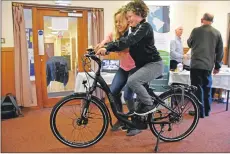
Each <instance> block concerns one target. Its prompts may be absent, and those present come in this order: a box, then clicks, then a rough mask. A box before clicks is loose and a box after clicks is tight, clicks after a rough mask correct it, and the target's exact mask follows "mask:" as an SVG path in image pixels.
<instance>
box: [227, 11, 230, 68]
mask: <svg viewBox="0 0 230 154" xmlns="http://www.w3.org/2000/svg"><path fill="white" fill-rule="evenodd" d="M227 34H228V35H227V40H228V42H227V43H228V44H227V52H226V53H227V65H228V67H230V13H228V31H227Z"/></svg>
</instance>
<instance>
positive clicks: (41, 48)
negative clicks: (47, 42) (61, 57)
mask: <svg viewBox="0 0 230 154" xmlns="http://www.w3.org/2000/svg"><path fill="white" fill-rule="evenodd" d="M44 50H45V49H44V31H43V30H38V54H39V55H45V51H44Z"/></svg>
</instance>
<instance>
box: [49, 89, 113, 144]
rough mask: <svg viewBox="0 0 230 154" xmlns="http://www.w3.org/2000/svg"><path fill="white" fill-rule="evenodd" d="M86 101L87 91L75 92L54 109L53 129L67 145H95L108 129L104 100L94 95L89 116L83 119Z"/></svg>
mask: <svg viewBox="0 0 230 154" xmlns="http://www.w3.org/2000/svg"><path fill="white" fill-rule="evenodd" d="M85 103H86V94H85V93H81V94H73V95H70V96H67V97H65V98H63V99H62V100H61V101H59V102H58V103H57V104H56V105H55V106H54V107H53V109H52V112H51V115H50V127H51V130H52V132H53V134H54V136H55V137H56V138H57V139H58V140H59V141H60V142H62V143H63V144H65V145H67V146H70V147H74V148H85V147H88V146H91V145H94V144H95V143H97V142H98V141H99V140H101V139H102V138H103V136H104V135H105V133H106V131H107V129H108V124H109V116H108V112H107V110H106V109H105V107H104V106H103V104H102V102H101V101H100V100H99V99H97V98H96V97H95V96H92V97H91V100H90V103H89V107H88V111H87V114H86V115H87V117H86V118H84V119H82V117H81V113H82V112H83V107H84V106H85Z"/></svg>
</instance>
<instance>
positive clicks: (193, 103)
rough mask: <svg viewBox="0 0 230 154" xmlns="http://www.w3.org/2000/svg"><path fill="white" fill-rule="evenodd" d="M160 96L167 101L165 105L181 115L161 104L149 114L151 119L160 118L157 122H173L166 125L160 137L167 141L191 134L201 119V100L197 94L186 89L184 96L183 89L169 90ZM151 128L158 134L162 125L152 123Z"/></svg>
mask: <svg viewBox="0 0 230 154" xmlns="http://www.w3.org/2000/svg"><path fill="white" fill-rule="evenodd" d="M159 97H160V98H161V99H162V101H164V102H165V105H167V106H168V107H170V108H172V109H173V111H175V112H177V113H179V114H180V117H176V116H175V114H174V115H173V114H172V113H171V111H170V110H168V109H166V108H165V107H163V106H161V105H159V107H158V109H157V111H156V112H155V113H153V114H152V115H149V116H151V118H150V119H151V120H154V119H155V120H157V119H159V121H157V122H161V121H167V122H170V123H171V124H165V125H164V127H163V133H162V134H161V135H160V136H159V137H160V139H161V140H163V141H165V142H175V141H180V140H182V139H184V138H186V137H187V136H189V135H190V134H191V133H192V132H193V131H194V129H195V128H196V126H197V124H198V121H199V102H198V101H197V99H196V98H195V96H194V95H192V94H190V93H188V92H186V91H185V93H184V97H182V92H181V91H176V92H174V91H173V90H169V91H167V92H165V93H163V94H162V95H160V96H159ZM189 111H194V115H190V114H189ZM150 129H151V131H152V133H153V134H154V135H155V136H158V134H159V132H160V130H161V126H160V124H151V123H150Z"/></svg>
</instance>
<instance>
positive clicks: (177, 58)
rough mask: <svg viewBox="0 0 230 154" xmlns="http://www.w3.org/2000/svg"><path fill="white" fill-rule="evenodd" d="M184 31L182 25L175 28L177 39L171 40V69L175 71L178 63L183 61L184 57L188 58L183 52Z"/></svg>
mask: <svg viewBox="0 0 230 154" xmlns="http://www.w3.org/2000/svg"><path fill="white" fill-rule="evenodd" d="M182 33H183V27H182V26H180V27H178V28H176V30H175V34H176V36H175V39H173V40H171V42H170V70H171V71H174V70H175V69H176V68H177V64H178V63H182V60H183V58H186V57H185V56H186V55H184V54H183V53H184V50H183V44H182V41H181V35H182Z"/></svg>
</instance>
